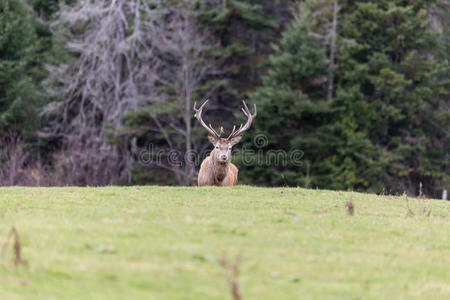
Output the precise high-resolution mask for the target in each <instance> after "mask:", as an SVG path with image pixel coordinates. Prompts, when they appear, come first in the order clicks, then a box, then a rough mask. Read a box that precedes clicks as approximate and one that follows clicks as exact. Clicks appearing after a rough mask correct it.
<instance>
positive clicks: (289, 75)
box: [237, 4, 340, 187]
mask: <svg viewBox="0 0 450 300" xmlns="http://www.w3.org/2000/svg"><path fill="white" fill-rule="evenodd" d="M312 14H313V11H311V9H310V7H309V5H306V4H302V5H301V6H300V9H299V14H298V15H297V16H296V17H295V19H294V21H293V22H292V24H291V25H290V26H289V27H288V29H287V30H286V32H284V34H283V37H282V40H281V43H280V46H276V47H275V49H274V51H275V53H274V54H273V55H272V56H271V57H270V58H269V61H268V72H267V75H266V76H264V78H263V86H262V87H261V88H259V89H258V90H257V91H255V92H254V93H252V95H251V98H252V99H253V101H254V102H255V103H256V104H257V107H258V117H257V121H256V122H255V123H254V124H253V126H254V127H253V134H248V135H247V143H246V144H245V151H243V152H242V154H243V155H245V156H247V155H249V153H251V152H249V150H251V151H253V152H254V153H256V154H257V157H258V156H261V155H262V156H263V157H259V158H258V159H255V160H253V161H252V162H251V163H250V164H249V165H248V166H246V167H245V168H241V174H240V176H241V179H243V181H244V182H249V180H251V182H254V183H258V184H268V185H280V184H282V185H284V184H288V185H301V186H306V187H315V186H319V187H327V186H330V185H332V182H333V178H332V174H331V165H330V163H329V162H328V161H326V160H325V158H326V157H329V156H330V155H331V151H333V149H334V148H337V147H338V144H339V143H340V141H339V140H338V139H336V138H335V128H333V124H332V123H331V122H330V123H329V121H331V118H332V111H331V109H330V106H329V103H328V102H327V101H326V91H325V88H324V87H325V82H324V76H326V74H327V64H326V57H327V53H326V51H325V47H323V45H322V44H321V43H320V41H319V39H317V38H316V37H314V36H313V35H311V33H312V30H313V28H314V27H315V26H316V25H317V23H315V22H316V19H314V18H313V17H312ZM252 135H253V136H254V135H256V136H260V135H263V136H265V137H266V138H267V142H268V143H267V145H265V143H263V145H259V143H258V141H253V140H251V139H250V138H248V136H252ZM260 146H265V147H264V148H259V147H260ZM274 150H283V151H285V152H286V153H287V160H285V161H284V163H283V162H282V161H274V160H273V159H275V158H274V157H271V156H273V153H274V152H271V151H274ZM294 150H301V151H303V152H304V157H303V163H304V164H303V166H302V167H300V166H298V165H296V164H293V161H292V160H291V159H290V156H291V154H292V153H293V151H294ZM271 153H272V154H271ZM243 155H241V156H240V157H238V158H237V160H238V161H237V163H238V164H239V165H241V166H242V165H243V164H246V161H247V160H248V158H246V157H244V156H243ZM267 163H269V164H270V167H269V168H268V167H267Z"/></svg>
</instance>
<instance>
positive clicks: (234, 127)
mask: <svg viewBox="0 0 450 300" xmlns="http://www.w3.org/2000/svg"><path fill="white" fill-rule="evenodd" d="M241 127H242V124H241ZM235 131H236V125H233V130H231V133H230V135H229V136H228V137H227V140H229V139H230V137H231V136H232V135H233V133H234V132H235Z"/></svg>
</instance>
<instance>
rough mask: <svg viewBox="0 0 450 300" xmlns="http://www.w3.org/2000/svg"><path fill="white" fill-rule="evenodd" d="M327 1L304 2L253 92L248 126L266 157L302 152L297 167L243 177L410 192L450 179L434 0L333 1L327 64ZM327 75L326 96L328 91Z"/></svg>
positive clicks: (251, 171)
mask: <svg viewBox="0 0 450 300" xmlns="http://www.w3.org/2000/svg"><path fill="white" fill-rule="evenodd" d="M328 2H329V3H327V1H323V0H312V1H305V2H304V3H302V4H300V9H299V12H298V14H297V17H296V18H295V20H294V21H293V23H292V25H291V26H290V27H289V28H288V29H287V30H286V32H285V33H284V35H283V39H282V42H281V45H280V47H276V48H275V53H274V55H272V56H271V58H270V60H269V67H268V68H269V71H268V72H267V75H266V76H265V77H264V83H263V86H262V87H261V88H259V89H258V90H257V91H256V92H255V93H253V94H252V99H254V101H255V102H256V103H257V105H258V109H259V115H258V121H257V122H255V124H254V133H255V134H257V133H262V134H265V135H267V137H268V138H269V139H268V140H269V145H268V147H267V148H266V149H264V150H265V152H264V155H265V157H267V156H268V153H269V152H268V150H270V149H284V150H292V149H301V150H303V151H304V157H303V162H304V164H303V166H302V167H301V168H299V167H296V166H289V165H288V166H283V167H276V166H274V165H272V166H271V167H270V168H267V166H266V165H259V166H258V164H253V166H251V167H246V168H243V169H242V170H243V171H241V175H242V176H243V177H245V179H246V180H247V182H248V181H251V182H255V183H260V182H261V183H262V182H264V183H267V184H288V185H302V186H307V187H308V186H309V187H311V186H312V187H315V186H318V187H321V188H332V189H355V190H371V191H381V190H382V188H386V189H388V190H389V191H390V192H393V193H395V192H398V193H401V192H403V191H408V192H409V193H411V194H416V193H417V189H418V187H419V182H423V183H424V187H425V191H426V192H427V193H428V194H434V195H436V191H437V190H439V189H442V188H443V186H444V185H445V184H447V185H448V182H449V181H448V175H447V171H448V162H447V160H446V157H448V150H447V149H448V119H446V118H445V117H444V116H443V115H445V113H444V114H443V113H442V111H445V105H446V104H444V103H443V101H442V100H441V99H443V98H445V97H448V86H445V82H443V81H442V74H444V72H445V71H444V70H445V68H446V61H445V60H443V59H442V57H440V55H438V53H439V51H438V50H439V48H438V43H437V41H438V39H437V35H436V34H435V32H434V31H432V30H431V28H430V26H429V15H428V14H427V10H429V9H430V8H432V7H433V3H432V2H430V1H377V2H376V3H374V2H370V3H367V2H366V1H339V6H340V7H341V9H340V10H339V16H338V20H339V25H338V26H337V32H336V35H335V36H336V38H337V40H336V43H337V45H336V49H335V50H336V53H335V58H334V60H335V67H334V66H331V68H330V64H331V63H332V62H333V61H330V59H329V58H330V51H331V50H330V48H329V47H328V45H329V43H326V42H324V40H323V36H324V35H323V32H322V34H318V33H320V32H318V31H320V29H321V27H323V26H321V24H326V23H327V22H329V19H328V20H326V19H325V20H324V17H325V18H326V16H327V14H324V13H323V11H324V5H325V6H326V5H328V4H332V3H333V1H328ZM333 5H334V3H333ZM329 7H330V8H329V9H330V10H331V9H332V8H331V6H329ZM334 7H336V6H334ZM325 8H326V7H325ZM330 70H332V71H333V72H332V73H330ZM330 74H332V77H331V76H330ZM327 75H328V76H327ZM330 79H331V80H333V83H334V85H333V86H334V91H332V97H330V94H329V93H327V95H326V94H325V90H326V86H328V87H329V86H330V85H329V81H330ZM327 83H328V84H327ZM326 98H328V99H329V100H331V101H325V99H326ZM447 99H448V98H447ZM447 105H448V104H447ZM446 120H447V121H446ZM251 145H252V143H251V142H250V141H248V143H247V144H246V146H247V147H252V146H251ZM253 149H255V147H254V146H253ZM239 163H240V164H243V163H244V161H243V160H242V158H241V161H240V162H239Z"/></svg>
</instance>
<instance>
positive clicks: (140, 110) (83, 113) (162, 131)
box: [0, 0, 450, 197]
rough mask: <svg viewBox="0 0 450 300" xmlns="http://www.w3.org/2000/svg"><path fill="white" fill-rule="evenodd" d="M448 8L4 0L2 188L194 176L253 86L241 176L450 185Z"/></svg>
mask: <svg viewBox="0 0 450 300" xmlns="http://www.w3.org/2000/svg"><path fill="white" fill-rule="evenodd" d="M449 6H450V4H449V1H448V0H436V1H426V0H424V1H421V0H414V1H405V0H401V1H400V0H394V1H392V0H379V1H358V0H356V1H345V0H304V1H295V0H259V1H256V0H247V1H244V0H202V1H186V0H185V1H183V0H173V1H157V0H116V1H111V0H95V1H77V0H66V1H59V0H0V141H1V148H0V185H35V186H36V185H41V186H48V185H107V184H181V185H190V184H193V183H194V182H195V176H196V171H197V170H198V165H199V163H200V159H201V157H202V155H204V154H205V153H206V152H207V150H208V149H210V148H211V147H210V145H209V144H208V142H207V139H206V134H205V132H204V130H202V128H201V127H199V126H198V125H197V124H196V123H195V122H194V118H193V111H192V106H193V104H194V102H195V101H197V102H201V101H203V100H204V99H210V103H209V106H208V109H207V111H206V115H205V119H206V120H208V121H210V122H211V123H212V124H213V125H214V126H215V127H216V128H217V129H219V128H220V126H223V128H224V130H225V133H226V132H228V131H230V130H231V128H232V126H233V124H238V123H240V122H242V121H243V119H244V118H243V116H242V115H241V114H240V113H239V110H240V107H241V101H240V100H241V99H247V102H248V103H249V104H252V105H253V104H256V105H257V107H258V116H257V118H256V120H255V122H254V123H253V125H252V128H251V130H250V131H249V132H247V133H246V135H245V136H244V140H243V145H239V146H236V148H237V149H236V150H238V149H239V150H240V151H236V154H235V156H234V161H235V163H236V164H237V165H238V167H239V169H240V175H239V178H240V182H241V183H244V184H255V185H264V186H279V185H283V186H285V185H286V186H301V187H308V188H316V187H317V188H323V189H340V190H347V189H350V190H358V191H369V192H376V193H392V194H395V193H402V192H404V191H406V192H407V193H409V194H413V195H415V194H417V193H418V189H419V184H420V183H422V184H423V190H424V193H425V194H426V195H429V196H434V197H439V196H440V194H441V193H442V190H443V189H449V187H450V186H449V185H450V170H449V149H450V143H449V142H450V140H449V132H450V110H449V104H450V101H449V75H448V74H450V69H449V65H448V60H449V53H450V48H449V45H450V44H449V42H450V41H449V37H450V35H449V26H448V22H449V20H450V16H449ZM274 154H275V155H274ZM186 157H189V158H191V157H193V158H194V159H185V158H186Z"/></svg>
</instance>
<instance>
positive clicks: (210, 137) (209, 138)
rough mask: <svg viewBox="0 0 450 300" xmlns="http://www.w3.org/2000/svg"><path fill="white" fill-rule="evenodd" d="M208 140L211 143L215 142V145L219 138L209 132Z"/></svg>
mask: <svg viewBox="0 0 450 300" xmlns="http://www.w3.org/2000/svg"><path fill="white" fill-rule="evenodd" d="M208 140H209V141H210V142H211V144H213V145H214V146H215V145H216V143H217V141H218V139H217V138H216V137H215V136H213V135H210V134H208Z"/></svg>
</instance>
